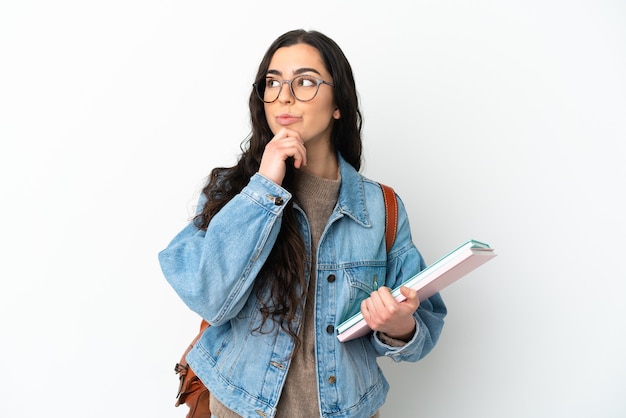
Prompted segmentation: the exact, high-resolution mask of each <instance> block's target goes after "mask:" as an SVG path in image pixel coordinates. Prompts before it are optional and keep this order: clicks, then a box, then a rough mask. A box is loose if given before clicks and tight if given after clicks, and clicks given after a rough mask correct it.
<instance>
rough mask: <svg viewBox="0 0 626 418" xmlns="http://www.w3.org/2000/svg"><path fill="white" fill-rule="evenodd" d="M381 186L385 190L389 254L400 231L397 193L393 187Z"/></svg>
mask: <svg viewBox="0 0 626 418" xmlns="http://www.w3.org/2000/svg"><path fill="white" fill-rule="evenodd" d="M379 184H380V188H381V189H383V200H384V201H385V244H386V245H387V252H389V250H391V246H392V245H393V242H394V241H395V240H396V232H397V231H398V201H397V199H396V192H395V191H394V190H393V189H392V188H391V187H389V186H386V185H384V184H382V183H379Z"/></svg>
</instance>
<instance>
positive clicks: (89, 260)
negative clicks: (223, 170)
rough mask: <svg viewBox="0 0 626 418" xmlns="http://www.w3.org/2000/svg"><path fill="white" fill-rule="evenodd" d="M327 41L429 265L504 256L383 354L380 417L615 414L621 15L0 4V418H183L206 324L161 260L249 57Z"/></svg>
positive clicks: (237, 103)
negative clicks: (487, 250)
mask: <svg viewBox="0 0 626 418" xmlns="http://www.w3.org/2000/svg"><path fill="white" fill-rule="evenodd" d="M299 27H302V28H305V29H317V30H320V31H322V32H325V33H326V34H328V35H329V36H331V37H332V38H334V39H335V40H336V41H337V42H338V43H339V44H340V45H341V46H342V48H343V50H344V52H345V53H346V55H347V56H348V58H349V60H350V61H351V63H352V65H353V68H354V72H355V76H356V81H357V87H358V89H359V93H360V98H361V102H362V107H363V114H364V120H365V125H364V142H365V149H366V154H365V164H364V170H363V171H364V173H365V174H366V175H367V176H369V177H371V178H373V179H376V180H379V181H382V182H385V183H387V184H390V185H392V186H394V188H395V189H396V190H397V192H398V193H399V194H400V196H401V197H402V198H403V200H404V202H405V204H406V205H407V207H408V211H409V215H410V218H411V221H412V230H413V235H414V240H415V242H416V244H417V245H418V247H419V248H420V249H421V251H422V252H423V254H424V256H425V257H426V259H427V261H428V262H432V261H434V260H435V259H437V258H438V257H439V256H441V255H443V254H444V253H445V252H447V250H449V249H451V248H452V247H454V246H456V245H457V244H460V243H461V242H462V241H464V240H466V239H468V238H475V239H479V240H483V241H486V242H488V243H490V244H491V245H492V246H494V247H495V248H496V249H497V252H498V254H499V256H498V257H497V258H496V259H495V260H494V261H491V262H490V263H488V264H487V265H485V266H484V267H481V269H480V270H477V271H476V272H474V273H472V274H471V275H470V276H468V277H466V278H465V279H463V280H462V281H460V282H457V283H455V284H454V285H453V286H451V287H450V288H448V289H446V290H445V291H444V293H443V296H444V298H445V300H446V302H447V305H448V308H449V315H448V317H447V321H446V326H445V328H444V332H443V335H442V337H441V339H440V342H439V345H438V346H437V347H436V349H435V350H434V351H433V352H432V353H431V354H430V355H429V356H428V357H427V358H426V359H424V360H423V361H421V362H419V363H416V364H413V363H411V364H408V363H403V364H399V365H396V364H392V362H391V361H388V360H386V359H383V360H381V361H380V363H381V365H382V367H383V368H384V369H385V370H386V372H387V376H388V378H389V380H390V382H391V385H392V391H391V393H390V395H389V398H388V403H387V405H386V406H385V407H384V409H383V416H385V417H397V416H409V417H413V416H415V417H427V418H456V417H461V416H462V417H465V418H468V417H476V418H501V417H508V418H518V417H591V416H593V417H623V416H625V415H626V400H625V398H624V388H625V387H626V360H625V355H624V353H626V342H625V341H624V340H625V339H624V318H626V304H624V297H623V295H624V291H626V285H625V283H626V280H625V279H626V274H625V267H624V250H625V249H626V248H625V245H624V235H625V233H626V230H625V229H626V228H625V222H624V213H625V212H626V204H625V203H624V190H625V183H626V158H625V157H626V145H625V141H626V123H625V119H626V117H625V116H626V77H625V75H626V29H625V28H626V5H625V4H624V2H622V1H608V0H604V1H598V0H595V1H593V0H589V1H556V0H544V1H535V0H532V1H522V0H519V1H450V0H441V1H405V0H390V1H385V2H382V3H381V2H363V1H352V2H349V1H344V2H342V1H317V2H296V3H271V2H270V3H267V2H256V1H247V2H237V1H230V2H226V3H225V4H219V5H218V4H217V3H215V2H210V1H179V2H175V1H172V0H170V1H167V0H150V1H148V0H145V1H141V0H123V1H122V0H113V1H107V2H96V1H78V0H76V1H69V0H60V1H56V2H47V1H32V0H31V1H29V0H19V1H18V0H10V1H0V138H1V150H0V170H1V172H0V187H1V189H0V196H1V199H2V205H1V208H2V209H1V210H2V213H1V217H0V223H1V224H0V231H1V232H2V244H1V245H2V248H1V252H0V254H1V257H2V264H1V267H0V268H1V279H0V280H1V285H0V286H1V288H0V321H1V322H0V325H1V329H0V338H1V342H0V353H1V356H0V370H1V371H2V372H1V373H2V378H1V379H0V394H1V395H0V396H1V399H2V401H1V402H0V417H2V418H21V417H39V416H59V417H96V418H99V417H107V418H109V417H131V416H132V417H184V416H185V414H186V412H187V411H186V408H178V409H176V408H174V407H173V404H174V396H175V391H176V387H177V378H176V376H175V375H174V373H173V365H174V363H175V362H176V361H178V359H179V357H180V355H181V353H182V351H183V350H184V349H185V348H186V346H187V343H188V342H189V341H190V340H191V338H192V337H193V336H194V335H195V332H196V329H197V326H198V324H199V320H198V318H197V317H196V316H195V315H194V314H192V313H190V312H189V311H188V310H187V309H186V308H185V307H184V305H183V303H182V302H181V301H179V300H178V298H177V296H176V295H175V294H174V292H173V290H172V289H171V288H169V286H168V285H167V283H166V281H165V280H164V278H163V277H162V275H161V272H160V269H159V266H158V263H157V253H158V251H159V250H161V249H162V248H164V247H165V246H166V245H167V243H168V242H169V240H170V239H171V238H172V237H173V236H174V234H175V233H176V232H178V230H179V229H181V228H182V227H183V226H184V224H185V223H186V222H187V220H188V218H189V216H190V214H191V211H192V210H193V206H194V204H195V199H196V196H197V192H198V188H199V187H200V185H201V184H202V182H203V180H204V176H205V175H206V174H208V172H209V171H210V169H212V168H213V167H215V166H218V165H222V166H223V165H229V164H232V163H233V162H234V161H235V159H236V157H237V156H238V153H239V144H240V142H241V141H242V140H243V139H244V138H245V136H246V135H247V133H248V131H249V124H248V109H247V98H248V94H249V91H250V85H251V83H252V81H253V80H252V78H253V76H254V74H255V71H256V68H257V65H258V63H259V61H260V59H261V57H262V55H263V53H264V52H265V49H266V48H267V47H268V46H269V44H270V43H271V41H273V40H274V39H275V38H276V37H277V36H278V35H280V34H281V33H283V32H285V31H287V30H289V29H293V28H299Z"/></svg>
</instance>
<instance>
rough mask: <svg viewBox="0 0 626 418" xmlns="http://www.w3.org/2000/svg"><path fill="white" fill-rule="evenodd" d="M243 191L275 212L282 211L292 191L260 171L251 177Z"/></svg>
mask: <svg viewBox="0 0 626 418" xmlns="http://www.w3.org/2000/svg"><path fill="white" fill-rule="evenodd" d="M241 192H242V193H243V194H245V195H246V196H247V197H249V198H250V199H252V200H253V201H254V202H256V203H257V204H259V205H261V206H263V207H264V208H265V209H267V210H268V211H270V212H272V213H275V214H278V213H279V212H281V211H282V210H283V208H284V207H285V205H286V204H287V202H289V200H291V193H289V192H288V191H287V190H286V189H284V188H282V187H281V186H279V185H278V184H276V183H274V182H273V181H272V180H270V179H268V178H267V177H265V176H263V175H262V174H259V173H255V174H254V175H253V176H252V177H251V178H250V182H249V183H248V184H247V185H246V187H244V188H243V190H242V191H241Z"/></svg>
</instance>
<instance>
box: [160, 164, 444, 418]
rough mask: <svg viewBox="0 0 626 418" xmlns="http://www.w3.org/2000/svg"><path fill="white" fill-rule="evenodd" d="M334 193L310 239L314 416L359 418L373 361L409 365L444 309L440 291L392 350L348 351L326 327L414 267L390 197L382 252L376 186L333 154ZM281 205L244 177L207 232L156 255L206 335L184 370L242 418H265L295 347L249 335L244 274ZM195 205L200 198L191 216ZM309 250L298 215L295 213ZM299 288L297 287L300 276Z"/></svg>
mask: <svg viewBox="0 0 626 418" xmlns="http://www.w3.org/2000/svg"><path fill="white" fill-rule="evenodd" d="M339 160H340V170H341V179H342V181H341V187H340V191H339V198H338V201H337V204H336V207H335V210H334V212H333V213H332V215H331V216H330V219H329V220H328V223H327V225H326V228H325V230H324V232H323V234H322V237H321V238H320V243H319V249H318V254H317V255H318V257H317V260H318V261H317V277H318V279H317V286H316V288H315V289H312V290H314V291H315V300H316V301H317V306H316V308H315V339H316V342H315V354H316V359H317V387H318V393H319V404H320V409H321V411H319V413H320V416H323V417H365V418H369V417H371V416H372V415H374V413H375V412H376V411H377V410H378V409H379V408H380V407H381V406H382V405H383V403H384V401H385V398H386V395H387V392H388V390H389V385H388V383H387V381H386V379H385V377H384V376H383V374H382V372H381V370H380V369H379V367H378V365H377V363H376V358H377V357H378V356H387V357H390V358H392V359H393V360H395V361H417V360H419V359H420V358H422V357H424V356H425V355H426V354H427V353H428V352H429V351H430V350H431V349H432V348H433V346H434V345H435V343H436V342H437V339H438V338H439V335H440V333H441V329H442V327H443V318H444V316H445V315H446V307H445V305H444V303H443V301H442V299H441V297H440V295H439V294H436V295H434V296H433V297H431V298H430V299H428V300H426V301H424V302H422V303H421V304H420V307H419V308H418V309H417V311H416V313H415V315H414V316H415V320H416V324H417V332H416V333H415V336H414V337H413V339H412V340H411V341H409V342H408V343H407V344H406V345H404V346H402V347H393V346H390V345H387V344H385V343H384V342H383V341H382V340H381V339H380V338H379V335H378V333H376V332H374V333H370V334H369V335H368V336H364V337H361V338H358V339H355V340H352V341H349V342H345V343H341V342H339V340H338V339H337V336H336V332H335V330H334V329H335V327H336V326H337V325H338V324H340V323H341V322H342V321H343V320H345V319H347V318H348V317H349V316H351V315H352V314H354V313H356V312H358V310H359V309H360V301H361V300H362V299H364V298H366V297H367V296H368V295H369V293H370V292H371V291H372V290H373V289H374V288H375V287H377V286H382V285H385V286H388V287H390V288H395V287H396V286H398V285H399V284H400V283H401V282H403V281H404V280H406V279H408V278H410V277H411V276H412V275H414V274H415V273H416V272H418V271H420V270H421V269H423V268H424V266H425V264H424V261H423V260H422V257H421V255H420V253H419V252H418V250H417V248H416V247H415V245H414V244H413V242H412V239H411V231H410V227H409V222H408V219H407V214H406V211H405V208H404V205H403V204H402V201H401V200H400V199H398V204H399V208H398V209H399V224H398V233H397V237H396V241H395V243H394V245H393V247H392V249H391V250H390V251H389V254H387V253H386V250H385V232H384V229H385V225H384V224H385V222H384V219H385V207H384V203H383V198H382V193H381V189H380V187H379V185H378V184H377V183H376V182H373V181H371V180H368V179H366V178H365V177H363V176H362V175H360V174H359V173H358V172H357V171H356V170H355V169H354V168H353V167H352V166H350V165H349V164H348V163H346V162H345V161H344V160H343V159H342V158H341V157H339ZM291 198H292V196H291V194H290V193H288V192H287V191H286V190H285V189H283V188H282V187H280V186H278V185H277V184H275V183H273V182H272V181H270V180H268V179H266V178H265V177H263V176H261V175H260V174H255V175H254V176H253V177H252V178H251V179H250V182H249V184H248V185H247V186H246V187H245V188H244V189H243V190H242V191H241V193H239V194H238V195H237V196H235V197H234V198H233V199H232V200H231V201H230V202H229V203H228V204H226V206H224V207H223V208H222V210H221V211H220V212H219V213H217V214H216V215H215V216H214V217H213V218H212V220H211V222H210V224H209V226H208V228H207V231H206V232H205V231H202V230H198V229H197V228H196V226H195V225H194V224H193V222H190V223H189V225H187V227H185V228H184V229H183V230H182V231H181V232H180V233H179V234H178V235H177V236H176V237H175V238H174V239H173V240H172V242H171V243H170V244H169V245H168V247H167V248H166V249H164V250H163V251H161V252H160V253H159V261H160V264H161V268H162V271H163V273H164V275H165V277H166V279H167V280H168V282H169V283H170V284H171V286H172V287H173V288H174V290H175V291H176V292H177V294H178V295H179V296H180V298H181V299H182V300H183V301H184V302H185V303H186V304H187V306H188V307H189V308H190V309H191V310H193V311H194V312H196V313H198V314H199V315H200V316H201V317H202V318H204V319H206V320H207V321H208V322H209V323H210V324H211V325H212V326H211V327H209V328H208V330H207V331H206V332H205V333H204V335H203V336H202V337H201V339H200V340H199V341H198V343H197V344H196V345H195V347H194V348H193V349H192V351H191V352H190V353H189V354H188V356H187V361H188V362H189V364H190V366H191V368H192V369H193V370H194V371H195V372H196V374H197V375H198V376H199V377H200V379H201V380H202V381H203V382H204V383H205V384H206V386H207V387H208V388H209V389H210V390H211V391H212V392H213V393H214V395H215V396H216V397H217V398H218V399H219V400H220V401H221V402H222V403H223V404H224V405H226V406H227V407H228V408H230V409H231V410H233V411H235V412H237V413H238V414H239V415H241V416H243V417H254V416H260V417H273V416H274V415H275V414H276V405H277V404H278V400H279V397H280V393H281V390H282V387H283V384H284V382H285V377H286V375H287V370H288V369H289V364H290V356H291V354H292V351H293V349H294V343H293V341H292V339H291V338H290V337H289V335H288V334H286V333H285V332H284V331H282V330H281V329H280V327H276V326H274V327H273V328H272V324H273V322H272V321H268V323H267V325H266V327H265V331H269V332H267V333H259V332H252V330H253V329H255V328H256V327H257V326H258V325H259V324H260V321H261V315H260V312H259V306H260V305H259V302H258V301H257V298H256V296H255V294H254V292H253V284H254V280H255V277H256V275H257V273H258V272H259V270H260V269H261V266H262V265H263V263H264V262H265V260H266V259H267V256H268V254H269V252H270V250H271V249H272V246H273V245H274V242H275V240H276V237H277V235H278V231H279V229H280V225H281V215H282V210H283V208H284V207H285V204H286V202H288V201H289V200H290V199H291ZM203 203H204V200H203V199H201V200H200V202H199V205H200V206H199V207H200V208H201V207H202V205H203ZM296 209H297V214H298V221H299V226H300V229H301V231H302V236H303V237H304V240H305V244H306V248H307V250H308V251H309V257H308V260H309V261H310V259H311V258H310V251H311V250H310V248H311V246H310V234H309V225H308V221H307V218H306V216H305V214H304V212H302V210H300V209H299V208H298V207H297V206H296ZM307 279H308V278H307Z"/></svg>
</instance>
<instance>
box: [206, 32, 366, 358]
mask: <svg viewBox="0 0 626 418" xmlns="http://www.w3.org/2000/svg"><path fill="white" fill-rule="evenodd" d="M301 43H304V44H308V45H310V46H312V47H314V48H316V49H317V50H318V51H319V52H320V54H321V56H322V59H323V62H324V65H325V66H326V70H327V71H328V72H329V73H330V75H331V76H332V78H333V82H334V85H335V87H334V89H333V93H334V99H335V104H336V106H337V108H338V109H339V111H340V112H341V113H340V114H341V118H340V119H338V120H335V121H334V123H333V127H332V132H331V145H332V147H333V149H334V151H335V152H338V153H340V154H341V155H342V157H343V158H344V159H345V160H346V161H347V162H348V163H349V164H350V165H352V166H353V167H354V168H355V169H356V170H357V171H358V170H360V168H361V153H362V142H361V126H362V119H361V112H360V110H359V103H358V96H357V91H356V86H355V83H354V76H353V73H352V68H351V66H350V63H349V62H348V60H347V58H346V57H345V55H344V53H343V51H342V50H341V48H340V47H339V46H338V45H337V43H335V41H333V40H332V39H330V38H329V37H327V36H326V35H324V34H322V33H320V32H317V31H305V30H302V29H298V30H293V31H289V32H287V33H285V34H283V35H281V36H280V37H278V38H277V39H276V40H275V41H274V42H273V43H272V45H271V46H270V47H269V48H268V50H267V52H266V53H265V56H264V57H263V59H262V60H261V63H260V64H259V69H258V71H257V74H256V78H255V81H256V80H262V79H264V78H265V77H266V75H267V70H268V68H269V64H270V61H271V59H272V57H273V55H274V53H275V52H276V50H278V49H279V48H282V47H287V46H292V45H296V44H301ZM249 107H250V120H251V126H252V131H251V133H250V135H249V136H248V137H247V138H246V140H244V142H243V143H242V145H241V151H242V153H241V156H240V158H239V160H238V162H237V164H236V165H234V166H233V167H219V168H215V169H213V171H212V172H211V174H210V175H209V178H208V183H207V185H206V186H205V187H204V189H203V190H202V193H203V194H204V195H205V196H206V198H207V202H206V204H205V205H204V207H203V209H202V212H200V213H199V214H198V215H197V216H196V217H195V218H194V222H195V224H196V225H197V226H198V228H200V229H203V230H206V228H207V226H208V224H209V222H211V218H212V217H213V216H214V215H215V214H216V213H217V212H219V210H220V209H221V208H222V207H223V206H224V205H225V204H226V203H228V201H230V200H231V199H232V198H233V197H234V196H235V195H236V194H238V193H239V192H241V190H242V189H243V188H244V187H245V186H246V185H247V184H248V182H249V180H250V177H252V175H254V174H255V173H256V172H257V171H258V170H259V166H260V163H261V157H262V155H263V151H264V149H265V145H266V144H267V143H268V142H269V141H270V140H271V139H272V138H273V137H274V134H273V133H272V131H271V130H270V127H269V125H268V123H267V119H266V116H265V108H264V104H263V102H262V101H261V100H259V98H258V97H257V95H256V93H255V91H254V88H252V90H251V92H250V98H249ZM294 170H295V169H294V168H293V165H292V164H290V161H289V160H288V161H287V172H286V175H285V178H284V180H283V184H282V187H284V188H285V189H287V190H289V191H290V192H291V191H293V172H294ZM306 261H307V255H306V250H305V247H304V241H303V239H302V236H301V232H300V229H299V228H298V224H297V220H296V214H295V209H294V207H293V202H289V203H288V204H287V205H286V207H285V208H284V210H283V218H282V223H281V228H280V232H279V235H278V238H277V240H276V243H275V244H274V247H273V248H272V251H271V252H270V255H269V258H268V259H267V261H266V262H265V264H264V265H263V267H262V269H261V271H260V272H259V274H258V276H257V278H256V282H255V289H256V290H255V292H256V295H257V298H258V299H259V301H260V303H261V312H262V315H263V321H262V324H261V325H260V326H259V327H258V329H257V331H260V330H261V329H263V326H264V325H265V323H266V322H267V320H268V319H271V320H273V321H274V322H275V323H276V324H279V325H280V327H281V328H282V329H283V330H285V331H286V332H287V333H288V334H289V335H290V336H291V337H292V338H293V339H294V341H295V343H296V347H297V346H299V345H300V340H299V338H298V336H297V334H296V332H297V329H295V328H294V324H295V323H296V321H294V320H295V319H296V318H297V314H298V312H299V311H300V312H302V310H301V308H302V305H303V301H304V299H305V296H306V278H305V268H306V265H307V263H306ZM267 290H269V295H270V296H269V297H270V300H265V299H264V298H263V296H262V295H263V294H265V292H266V291H267Z"/></svg>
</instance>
